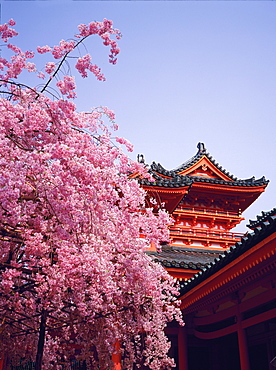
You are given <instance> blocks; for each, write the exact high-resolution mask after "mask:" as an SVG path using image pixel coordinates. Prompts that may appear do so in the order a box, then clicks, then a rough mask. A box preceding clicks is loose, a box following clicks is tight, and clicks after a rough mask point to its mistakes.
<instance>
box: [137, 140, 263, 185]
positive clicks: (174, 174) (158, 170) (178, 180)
mask: <svg viewBox="0 0 276 370" xmlns="http://www.w3.org/2000/svg"><path fill="white" fill-rule="evenodd" d="M197 147H198V152H197V154H196V155H195V156H193V157H192V158H191V159H189V160H188V161H187V162H185V163H183V164H182V165H180V166H179V167H177V168H175V169H173V170H166V169H165V168H164V167H163V166H162V165H161V164H160V163H155V162H153V163H152V164H151V166H150V169H149V172H150V173H151V174H152V176H153V177H154V178H155V179H156V184H157V186H165V187H166V186H169V187H173V186H174V184H175V185H176V186H179V184H181V185H180V186H185V185H182V184H187V183H189V182H190V183H194V182H202V183H212V184H220V185H228V186H243V187H252V186H262V185H267V184H268V182H269V180H266V179H265V177H261V178H260V179H257V180H256V179H255V177H254V176H253V177H251V178H249V179H245V180H241V179H238V178H237V177H235V176H233V175H231V174H230V173H229V172H227V171H226V170H225V169H224V168H222V166H220V165H219V163H217V162H216V161H215V160H214V159H213V157H212V156H211V155H210V154H209V153H208V152H207V151H206V148H205V146H204V144H203V143H198V145H197ZM203 156H206V157H207V158H208V159H209V160H210V161H211V162H212V163H213V165H214V166H216V168H217V169H218V170H219V171H221V172H222V173H223V174H225V175H226V176H228V177H229V178H230V179H231V180H229V181H225V180H222V179H213V178H208V177H200V176H192V175H187V176H182V175H178V173H179V172H182V171H184V170H186V169H188V168H189V167H191V166H192V165H194V164H195V163H197V162H198V161H199V160H200V159H201V158H202V157H203ZM159 174H160V175H163V176H168V177H170V178H171V179H164V178H163V182H162V181H161V179H162V176H160V175H159ZM142 181H145V180H142ZM141 184H144V183H143V182H141ZM147 185H154V183H150V182H149V183H148V184H147Z"/></svg>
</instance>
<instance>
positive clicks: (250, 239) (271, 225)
mask: <svg viewBox="0 0 276 370" xmlns="http://www.w3.org/2000/svg"><path fill="white" fill-rule="evenodd" d="M270 212H272V210H271V211H270ZM270 212H268V213H270ZM275 231H276V209H275V208H274V209H273V215H269V216H268V217H267V218H266V220H265V221H260V223H259V226H258V227H256V228H255V229H254V231H253V232H252V233H246V234H244V236H242V237H241V240H240V241H238V242H236V244H235V245H233V246H232V247H230V249H229V250H227V251H225V252H224V253H222V254H221V255H220V256H219V257H218V258H216V259H215V260H214V262H210V264H209V265H208V266H207V267H206V268H204V269H202V270H201V271H199V272H198V273H196V274H195V275H194V276H193V277H191V278H190V279H189V280H187V281H185V282H182V283H181V284H180V294H181V295H184V294H185V293H186V292H188V291H189V290H191V289H192V288H194V287H195V286H196V285H197V284H199V283H200V282H202V281H203V280H205V279H206V278H207V277H209V276H211V275H213V274H214V273H215V272H217V271H219V270H220V269H221V268H223V267H225V266H226V265H227V264H228V263H230V262H231V261H233V260H235V259H236V258H237V257H239V256H241V255H242V254H243V253H245V252H246V251H247V250H248V249H250V248H251V247H253V246H254V245H256V243H259V242H260V241H262V240H263V239H265V238H266V237H268V236H269V235H271V234H272V233H273V232H275Z"/></svg>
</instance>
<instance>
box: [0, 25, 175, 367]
mask: <svg viewBox="0 0 276 370" xmlns="http://www.w3.org/2000/svg"><path fill="white" fill-rule="evenodd" d="M9 25H10V26H11V25H13V22H11V21H10V22H9ZM1 27H2V26H0V32H2V33H1V35H2V38H3V39H4V40H5V39H8V37H12V36H14V35H15V32H12V31H10V30H9V26H8V25H6V26H4V27H2V28H1ZM79 29H80V35H79V39H80V41H83V39H84V38H85V37H87V36H89V35H93V34H98V35H99V36H101V37H102V36H103V37H102V38H103V39H104V40H105V42H107V43H108V41H106V40H109V36H108V37H107V36H106V35H107V33H108V34H109V35H111V34H115V35H116V36H118V37H119V33H118V31H114V30H113V28H112V22H110V21H107V20H104V21H103V22H92V23H90V24H89V25H88V26H84V25H81V26H80V28H79ZM110 45H111V44H110ZM74 47H75V44H73V43H71V42H69V43H67V42H64V41H62V42H61V43H60V44H59V46H58V47H56V48H55V47H54V48H50V47H42V48H39V53H47V52H51V53H54V54H53V56H54V57H55V56H57V58H61V61H62V60H63V59H64V58H66V55H67V53H68V52H69V53H70V52H71V51H72V50H73V49H74ZM111 47H112V48H113V47H115V45H113V46H112V45H111ZM10 49H11V50H12V51H13V52H14V53H15V55H13V57H12V59H11V61H10V62H8V61H6V60H5V59H1V60H0V63H2V64H0V69H2V70H4V72H3V73H4V74H3V77H1V78H3V79H4V81H3V84H5V85H3V91H4V87H5V88H6V95H5V94H4V95H3V96H2V97H0V204H1V207H0V242H1V249H0V279H1V285H0V322H1V333H0V352H1V353H5V354H6V355H7V356H11V357H12V358H13V359H14V360H16V358H19V359H20V358H32V359H34V358H35V356H36V350H37V348H38V338H39V334H41V331H40V332H39V327H40V323H41V322H42V320H45V328H46V329H45V330H46V333H45V338H44V339H45V348H44V355H43V364H42V369H45V370H46V369H47V370H51V369H61V368H62V369H70V368H71V367H70V359H72V358H73V359H76V360H85V361H86V364H87V367H88V368H91V369H93V368H103V369H108V368H112V353H114V348H115V346H116V345H117V344H118V343H119V344H121V346H119V348H118V350H117V351H118V353H119V354H120V355H121V365H122V369H133V367H134V366H137V367H140V366H142V365H146V366H148V367H149V368H150V369H152V370H161V369H169V368H170V367H171V366H172V365H173V361H172V359H170V358H169V357H168V355H167V352H168V349H169V342H168V339H167V338H166V336H165V334H164V328H165V326H166V324H167V322H168V321H171V320H174V319H176V320H178V321H179V322H181V315H180V310H179V309H178V308H177V301H176V298H175V297H176V295H177V294H178V291H177V287H176V286H175V281H174V279H173V278H172V277H170V276H169V275H168V273H167V272H166V271H165V270H164V269H163V268H162V267H161V266H160V265H158V264H156V263H155V262H154V261H152V260H151V259H150V258H149V256H147V255H146V254H145V253H144V251H145V249H146V248H148V246H149V245H150V244H151V243H154V244H155V245H157V246H158V245H159V244H160V242H162V241H164V240H167V238H168V229H167V225H168V223H169V222H170V220H169V217H168V215H167V213H166V212H165V211H163V210H160V211H159V213H158V214H155V213H153V210H152V209H149V208H146V195H145V192H144V191H143V189H142V188H141V187H140V186H139V184H138V182H137V181H136V180H135V179H134V178H131V177H130V176H129V174H130V173H134V172H140V173H144V172H145V168H144V166H143V165H142V164H140V163H137V162H132V161H130V160H129V159H128V158H127V156H126V155H125V154H123V151H122V150H121V149H120V148H118V147H117V146H116V145H114V144H113V142H112V129H113V130H116V129H117V126H116V124H115V122H114V119H115V115H114V112H113V111H111V110H109V109H108V108H107V107H100V108H98V109H95V110H93V111H91V112H88V113H87V112H78V111H77V108H76V105H75V104H74V103H73V102H72V101H71V100H68V99H70V98H73V97H75V82H74V78H73V77H71V76H63V79H58V81H57V86H58V88H59V90H60V92H61V94H62V95H63V97H62V99H52V97H50V96H48V95H47V94H43V93H42V92H43V91H45V92H46V91H47V90H46V87H47V84H48V83H49V81H51V79H50V80H49V81H48V82H46V84H45V85H44V88H42V89H41V90H40V91H38V89H35V88H30V87H27V86H25V85H23V84H20V83H17V84H16V83H15V82H14V79H15V78H17V77H19V76H20V74H21V73H22V71H23V70H24V69H29V70H30V71H35V65H34V64H30V63H29V62H28V61H27V60H28V59H29V58H31V57H33V54H32V53H30V52H28V53H27V52H25V53H23V52H22V51H21V49H20V48H17V47H16V46H10ZM113 54H114V55H115V54H116V53H115V51H114V52H113ZM80 60H81V61H80ZM90 62H91V60H90V57H87V56H82V57H81V58H80V59H79V60H78V62H77V65H78V69H79V71H80V73H81V74H82V75H83V77H85V76H86V75H85V73H86V70H89V71H91V69H92V67H91V66H90ZM60 65H61V64H56V63H55V62H48V63H47V64H46V68H45V72H46V73H48V74H50V77H51V78H53V76H54V74H55V72H56V71H57V70H58V68H59V67H60ZM92 72H93V70H92ZM93 73H95V72H93ZM10 97H12V98H10ZM106 119H108V120H110V122H111V128H110V127H109V126H108V125H107V124H106ZM115 140H116V142H117V143H119V144H121V145H123V146H126V148H127V149H128V150H132V146H131V144H130V143H129V142H128V141H127V140H125V139H122V138H119V137H116V139H115ZM141 234H143V236H144V237H143V238H141ZM41 335H42V334H41ZM11 338H12V339H11Z"/></svg>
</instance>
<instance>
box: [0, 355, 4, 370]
mask: <svg viewBox="0 0 276 370" xmlns="http://www.w3.org/2000/svg"><path fill="white" fill-rule="evenodd" d="M4 366H5V355H4V354H3V353H2V354H0V370H4Z"/></svg>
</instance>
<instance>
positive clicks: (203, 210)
mask: <svg viewBox="0 0 276 370" xmlns="http://www.w3.org/2000/svg"><path fill="white" fill-rule="evenodd" d="M179 210H180V211H189V212H193V213H198V212H200V213H208V214H214V215H223V216H235V217H240V213H239V212H234V211H233V212H231V211H222V210H219V209H214V208H203V207H185V206H180V207H179Z"/></svg>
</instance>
